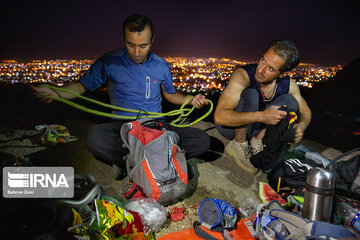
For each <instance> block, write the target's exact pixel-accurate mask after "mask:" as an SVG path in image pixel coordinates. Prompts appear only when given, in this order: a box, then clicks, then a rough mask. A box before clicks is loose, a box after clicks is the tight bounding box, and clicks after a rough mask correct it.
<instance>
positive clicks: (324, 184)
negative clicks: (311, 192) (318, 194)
mask: <svg viewBox="0 0 360 240" xmlns="http://www.w3.org/2000/svg"><path fill="white" fill-rule="evenodd" d="M306 183H307V184H309V185H311V186H314V187H320V188H334V186H335V177H334V174H333V173H332V172H330V171H329V170H326V169H324V168H318V167H314V168H312V169H310V171H309V172H308V173H307V176H306Z"/></svg>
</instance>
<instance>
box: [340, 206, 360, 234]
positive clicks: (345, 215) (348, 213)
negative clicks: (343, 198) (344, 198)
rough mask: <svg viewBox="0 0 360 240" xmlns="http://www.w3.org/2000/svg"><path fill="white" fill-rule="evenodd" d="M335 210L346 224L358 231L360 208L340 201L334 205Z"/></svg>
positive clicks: (359, 226) (359, 227) (359, 228)
mask: <svg viewBox="0 0 360 240" xmlns="http://www.w3.org/2000/svg"><path fill="white" fill-rule="evenodd" d="M336 212H337V213H338V214H339V216H340V217H341V219H342V220H343V221H344V224H345V225H346V224H348V225H351V226H353V227H354V228H356V229H357V230H359V231H360V210H359V209H356V208H353V207H352V206H350V205H349V204H347V203H344V202H340V203H338V204H337V206H336Z"/></svg>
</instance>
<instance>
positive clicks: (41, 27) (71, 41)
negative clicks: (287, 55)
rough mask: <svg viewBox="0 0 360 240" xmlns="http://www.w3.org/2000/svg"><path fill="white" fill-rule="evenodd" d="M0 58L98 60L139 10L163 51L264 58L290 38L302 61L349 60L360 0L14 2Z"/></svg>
mask: <svg viewBox="0 0 360 240" xmlns="http://www.w3.org/2000/svg"><path fill="white" fill-rule="evenodd" d="M2 9H3V12H2V14H1V15H0V20H1V22H2V23H3V25H2V28H1V33H2V36H3V37H2V38H1V40H0V41H1V42H0V59H15V60H21V61H24V60H29V59H96V58H98V57H100V56H101V55H102V54H104V53H106V52H109V51H111V50H114V49H119V48H121V47H123V46H124V45H123V38H122V22H123V21H124V19H125V18H126V17H127V16H129V15H131V14H135V13H142V14H144V15H146V16H148V17H150V18H151V19H152V21H153V24H154V26H155V41H154V46H153V49H152V51H153V52H154V53H156V54H158V55H160V56H162V57H168V56H173V57H174V56H178V57H181V56H183V57H191V56H194V57H227V58H232V59H239V60H243V61H254V62H257V61H258V59H259V58H260V56H261V54H263V51H264V50H265V48H266V47H267V45H268V44H269V43H270V41H271V40H273V39H289V40H291V41H293V42H294V43H295V44H296V46H297V47H298V49H299V53H300V57H301V62H304V63H313V64H320V65H342V66H344V65H347V64H349V63H350V62H351V61H353V60H354V59H356V58H358V57H359V56H360V44H359V42H360V31H358V28H359V27H358V24H359V22H360V15H359V14H358V12H359V11H360V2H359V1H354V0H345V1H342V2H341V3H340V2H339V1H331V0H328V1H326V0H319V1H307V0H306V1H301V2H297V1H291V2H289V1H286V0H280V1H273V2H269V1H266V0H257V1H236V0H227V1H211V0H208V1H187V0H184V1H181V3H176V2H172V1H164V0H157V1H142V0H139V1H137V2H136V4H130V3H129V2H128V1H121V0H108V1H98V0H88V1H85V0H79V1H66V0H65V1H56V0H55V1H51V2H49V1H44V0H37V1H31V2H30V1H24V0H17V1H6V2H5V3H3V4H2Z"/></svg>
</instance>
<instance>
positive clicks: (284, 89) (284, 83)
mask: <svg viewBox="0 0 360 240" xmlns="http://www.w3.org/2000/svg"><path fill="white" fill-rule="evenodd" d="M257 66H258V65H257V64H248V65H245V66H243V67H242V68H243V69H244V70H245V71H246V72H247V74H248V75H249V79H250V88H255V89H256V91H257V92H258V93H259V101H260V105H262V106H263V105H267V104H269V103H271V102H272V101H273V100H274V99H276V98H277V97H278V96H280V95H283V94H287V93H289V88H290V77H289V76H288V75H286V76H285V77H282V78H278V79H277V80H276V81H277V84H278V86H277V88H276V92H275V95H274V97H273V98H272V100H271V101H266V100H265V99H263V98H262V95H261V90H260V83H259V82H258V81H256V79H255V73H256V68H257Z"/></svg>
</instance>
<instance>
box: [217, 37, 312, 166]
mask: <svg viewBox="0 0 360 240" xmlns="http://www.w3.org/2000/svg"><path fill="white" fill-rule="evenodd" d="M299 62H300V58H299V54H298V51H297V49H296V47H295V45H294V44H293V43H292V42H290V41H288V40H275V41H272V43H271V44H270V45H269V47H268V48H267V49H266V51H265V53H264V55H263V56H262V57H261V59H260V61H259V62H258V64H250V65H246V66H244V67H242V68H239V69H237V70H235V71H234V72H233V74H232V76H231V77H230V80H229V83H228V85H227V86H226V88H225V89H224V91H223V93H222V94H221V97H220V99H219V102H218V104H217V107H216V110H215V115H214V120H215V124H216V128H217V130H218V131H219V132H220V133H221V134H222V135H223V136H224V137H226V138H228V139H229V140H232V141H231V142H230V143H229V144H228V145H227V146H226V147H225V151H226V152H227V153H228V154H229V155H231V156H233V157H234V159H235V161H236V163H237V164H238V165H239V166H240V167H241V168H243V169H244V170H246V171H248V172H250V173H255V172H256V171H257V169H256V168H255V167H254V166H253V165H252V164H251V162H250V158H251V157H252V156H253V155H256V154H257V153H259V152H260V151H262V150H263V148H264V146H263V144H262V139H263V138H264V136H265V127H266V125H276V124H277V123H279V122H280V121H281V119H283V118H285V116H286V115H287V112H286V111H282V110H279V108H280V107H281V106H283V105H286V106H287V107H288V109H291V110H292V111H294V112H298V115H299V117H298V121H297V122H296V123H295V124H294V129H295V141H294V142H295V143H296V142H299V141H300V140H301V139H302V137H303V135H304V131H305V129H306V127H307V126H308V125H309V124H310V121H311V110H310V108H309V107H308V105H307V103H306V101H305V99H304V98H303V97H302V96H301V94H300V90H299V87H298V86H297V84H296V83H295V81H294V80H293V79H290V77H289V76H285V74H284V73H285V72H287V71H290V70H292V69H294V68H295V67H296V66H297V65H298V64H299Z"/></svg>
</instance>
